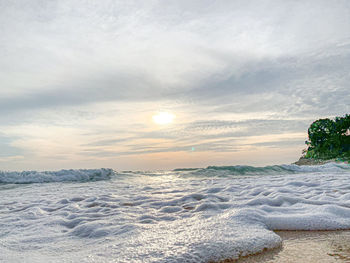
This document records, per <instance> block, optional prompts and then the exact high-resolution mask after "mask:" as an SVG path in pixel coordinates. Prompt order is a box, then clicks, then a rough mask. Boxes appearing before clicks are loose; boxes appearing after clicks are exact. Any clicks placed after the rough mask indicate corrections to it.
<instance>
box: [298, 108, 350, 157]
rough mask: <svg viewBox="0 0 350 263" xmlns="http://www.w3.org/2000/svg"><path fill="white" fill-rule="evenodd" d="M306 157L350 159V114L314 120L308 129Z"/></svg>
mask: <svg viewBox="0 0 350 263" xmlns="http://www.w3.org/2000/svg"><path fill="white" fill-rule="evenodd" d="M308 135H309V140H308V141H306V144H307V145H308V148H307V151H306V154H305V157H306V158H315V159H323V160H327V159H333V158H344V159H347V160H349V159H350V115H349V114H347V115H345V116H344V117H336V118H335V119H334V120H331V119H328V118H327V119H319V120H317V121H314V122H313V123H312V124H311V125H310V127H309V129H308Z"/></svg>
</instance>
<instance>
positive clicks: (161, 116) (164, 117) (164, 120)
mask: <svg viewBox="0 0 350 263" xmlns="http://www.w3.org/2000/svg"><path fill="white" fill-rule="evenodd" d="M152 119H153V121H154V122H155V123H157V124H159V125H165V124H169V123H172V122H173V121H174V119H175V115H174V114H172V113H169V112H159V113H157V114H156V115H153V116H152Z"/></svg>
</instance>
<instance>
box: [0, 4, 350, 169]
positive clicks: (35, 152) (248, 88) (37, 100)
mask: <svg viewBox="0 0 350 263" xmlns="http://www.w3.org/2000/svg"><path fill="white" fill-rule="evenodd" d="M0 32H1V34H0V129H1V134H0V148H1V152H0V169H29V168H32V169H58V168H66V167H67V168H68V167H85V166H92V167H100V166H110V167H113V168H117V169H142V168H145V169H153V168H173V167H177V166H188V165H189V163H188V162H187V160H186V159H188V160H190V161H192V162H193V163H194V164H196V166H198V165H202V166H207V165H210V164H218V165H219V164H228V163H230V162H231V163H232V164H235V163H238V162H244V163H249V164H265V163H280V162H290V161H293V159H292V158H297V157H298V156H295V155H297V154H296V153H298V154H299V153H300V152H301V150H302V149H303V147H304V144H303V143H304V140H305V139H306V129H307V127H308V125H309V124H310V122H312V121H313V120H314V119H317V118H320V117H332V116H335V115H343V114H345V113H349V112H350V103H349V101H350V89H349V83H350V70H349V69H350V2H349V1H346V0H344V1H326V0H325V1H307V2H305V1H282V0H281V1H267V0H266V1H209V0H208V1H196V0H194V1H181V0H180V1H179V0H177V1H155V0H154V1H107V0H102V1H98V2H95V1H88V0H85V1H84V0H69V1H68V0H67V1H65V0H63V1H58V0H57V1H44V0H42V1H39V0H34V1H30V2H28V1H24V0H14V1H5V0H0ZM162 110H166V111H170V112H173V113H174V114H175V115H176V116H177V117H176V119H175V123H173V124H171V125H170V126H167V127H160V126H157V125H155V124H154V123H152V121H151V120H152V115H153V114H155V113H156V112H158V111H162ZM271 149H273V150H274V152H272V150H271ZM262 152H265V153H266V154H265V156H263V157H262ZM162 153H164V154H163V155H162ZM180 154H182V156H180ZM213 155H216V157H213ZM269 155H270V158H268V156H269ZM291 156H295V157H291ZM276 158H278V159H276Z"/></svg>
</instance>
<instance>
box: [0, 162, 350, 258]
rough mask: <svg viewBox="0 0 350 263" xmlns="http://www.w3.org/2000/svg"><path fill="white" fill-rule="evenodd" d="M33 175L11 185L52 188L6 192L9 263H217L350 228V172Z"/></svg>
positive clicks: (0, 232)
mask: <svg viewBox="0 0 350 263" xmlns="http://www.w3.org/2000/svg"><path fill="white" fill-rule="evenodd" d="M56 173H57V174H56ZM65 173H67V174H65ZM34 174H35V176H31V177H30V178H31V180H28V181H20V180H21V179H20V178H18V176H17V175H16V174H15V176H14V177H15V178H16V179H13V180H14V181H12V182H17V183H18V182H52V183H48V184H27V185H14V184H2V185H1V184H0V195H1V199H0V261H4V262H21V261H23V262H24V261H28V259H30V260H29V261H30V262H62V261H69V262H71V261H72V262H208V261H210V260H221V259H225V258H237V257H239V256H242V255H247V254H252V253H256V252H259V251H261V250H263V249H264V248H272V247H276V246H279V245H280V244H281V239H280V237H279V236H278V235H276V234H275V233H274V232H273V231H271V230H334V229H350V186H349V185H350V184H349V182H350V167H349V165H348V164H334V163H331V164H326V165H322V166H312V167H311V166H303V167H299V166H296V165H285V166H270V167H262V168H255V167H249V166H231V167H208V168H207V169H196V170H175V171H167V172H153V173H151V172H148V173H144V172H124V173H117V174H114V172H112V171H111V170H108V169H102V170H69V171H67V172H65V171H60V172H55V173H44V175H40V176H39V175H38V174H40V173H34ZM75 174H78V175H75ZM79 174H84V175H85V176H81V177H79ZM86 174H88V175H89V176H88V175H86ZM96 174H98V175H97V176H96ZM3 175H4V173H3V174H1V176H3ZM7 175H9V174H7ZM91 175H94V176H91ZM48 177H49V178H52V179H47V178H48ZM0 178H2V179H3V177H0ZM33 178H44V179H38V180H37V179H35V180H33ZM57 178H59V179H57ZM61 178H70V179H72V178H75V179H74V180H61ZM106 178H108V179H110V180H103V179H106ZM100 179H102V180H100ZM6 180H7V181H5V182H6V183H9V182H11V181H9V179H6ZM80 180H81V181H82V182H84V183H80ZM91 180H92V181H91ZM97 180H100V181H97ZM62 181H75V182H74V183H69V182H66V183H59V184H58V183H55V182H62Z"/></svg>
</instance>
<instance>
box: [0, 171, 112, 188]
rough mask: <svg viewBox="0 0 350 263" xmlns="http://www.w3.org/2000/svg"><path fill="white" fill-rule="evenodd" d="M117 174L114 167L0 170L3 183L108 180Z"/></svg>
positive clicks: (0, 180) (0, 181)
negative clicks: (20, 170)
mask: <svg viewBox="0 0 350 263" xmlns="http://www.w3.org/2000/svg"><path fill="white" fill-rule="evenodd" d="M113 175H115V172H114V170H112V169H106V168H102V169H70V170H60V171H43V172H39V171H23V172H5V171H0V183H2V184H32V183H53V182H88V181H100V180H108V179H110V178H111V176H113Z"/></svg>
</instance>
